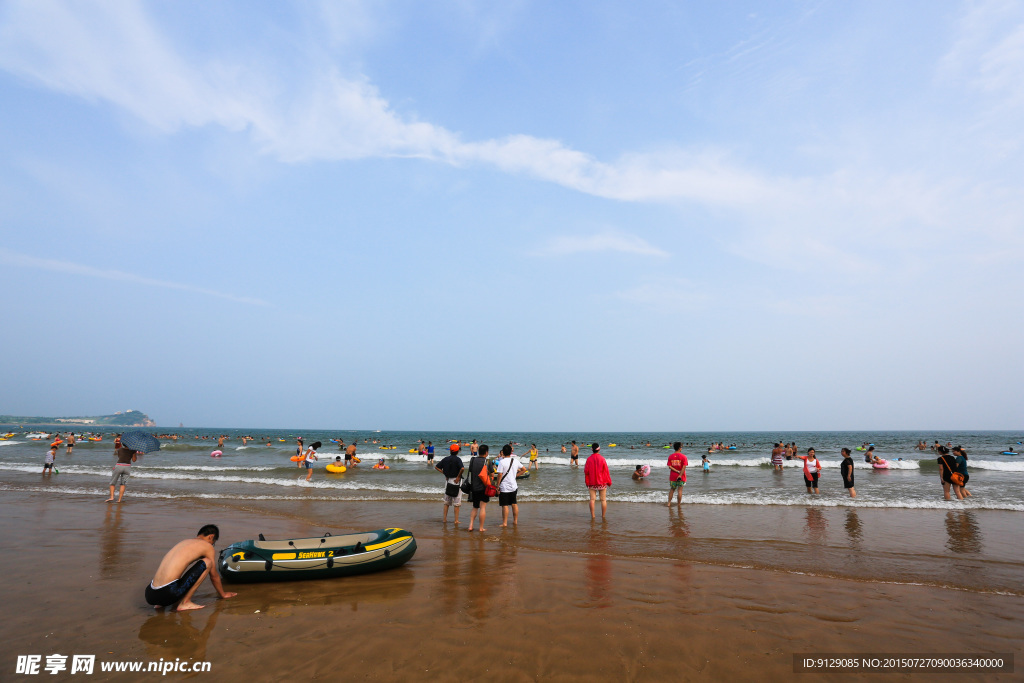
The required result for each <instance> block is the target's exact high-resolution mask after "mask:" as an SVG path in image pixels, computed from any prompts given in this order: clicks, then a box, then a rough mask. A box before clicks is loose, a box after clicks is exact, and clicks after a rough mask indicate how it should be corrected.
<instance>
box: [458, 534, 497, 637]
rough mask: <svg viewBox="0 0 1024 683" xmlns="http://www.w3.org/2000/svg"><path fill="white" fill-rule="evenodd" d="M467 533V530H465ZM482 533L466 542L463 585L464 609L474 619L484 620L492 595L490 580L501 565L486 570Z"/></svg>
mask: <svg viewBox="0 0 1024 683" xmlns="http://www.w3.org/2000/svg"><path fill="white" fill-rule="evenodd" d="M467 533H468V532H467ZM484 543H485V541H484V535H483V534H481V533H479V532H478V533H476V534H473V535H472V538H470V539H469V543H467V544H466V546H467V547H466V550H465V552H466V554H467V555H468V556H469V559H468V561H467V562H466V571H465V574H464V577H465V578H464V579H463V582H464V583H463V587H464V588H465V591H466V611H467V612H469V614H470V616H472V617H473V618H474V619H478V620H481V621H482V620H484V619H486V618H487V616H488V612H489V610H490V604H491V598H492V597H493V595H494V591H493V589H492V586H491V585H490V584H491V580H492V579H493V578H495V577H497V576H498V575H499V573H500V571H501V567H500V566H498V567H494V570H495V571H494V572H493V573H492V572H490V571H488V569H489V568H488V553H487V548H486V546H485V545H484Z"/></svg>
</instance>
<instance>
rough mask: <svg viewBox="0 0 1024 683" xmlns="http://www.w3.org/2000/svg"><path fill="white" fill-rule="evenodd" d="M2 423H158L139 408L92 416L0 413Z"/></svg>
mask: <svg viewBox="0 0 1024 683" xmlns="http://www.w3.org/2000/svg"><path fill="white" fill-rule="evenodd" d="M0 424H7V425H11V424H17V425H60V426H63V427H83V428H88V427H155V426H156V423H155V422H153V421H152V420H151V419H149V415H146V414H145V413H143V412H142V411H139V410H125V411H124V412H120V411H119V412H116V413H114V414H113V415H95V416H92V417H42V416H38V415H35V416H26V415H0Z"/></svg>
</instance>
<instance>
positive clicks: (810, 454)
mask: <svg viewBox="0 0 1024 683" xmlns="http://www.w3.org/2000/svg"><path fill="white" fill-rule="evenodd" d="M54 436H55V438H54V440H53V442H52V443H51V444H50V447H49V451H48V453H47V454H46V457H45V460H44V463H43V473H44V474H50V473H53V472H54V471H56V460H57V453H58V450H59V449H60V447H61V446H62V445H63V447H64V448H65V455H66V456H70V455H72V454H73V451H74V448H75V444H76V443H78V442H80V441H82V440H85V439H87V440H89V441H93V442H97V441H102V440H103V435H102V434H96V433H79V434H78V435H77V436H76V434H75V433H73V432H68V433H67V435H66V436H62V435H61V434H56V435H54ZM112 436H113V437H114V457H115V459H116V462H115V463H114V465H113V468H112V474H111V480H110V495H109V497H108V498H107V501H108V502H113V501H114V500H115V492H116V493H118V496H117V498H116V500H117V502H120V501H121V500H122V499H123V498H124V492H125V488H126V486H127V483H128V478H129V476H130V473H131V465H132V463H134V462H136V461H137V458H138V455H139V454H140V453H139V452H136V451H132V450H131V449H128V448H124V447H122V446H121V443H120V436H121V435H120V434H113V435H112ZM154 436H155V437H156V438H158V439H162V440H165V441H172V442H178V441H180V440H185V439H189V438H191V439H193V440H199V441H214V440H215V441H216V442H217V447H216V450H214V451H213V452H212V453H211V455H214V456H215V457H216V456H219V455H221V454H222V451H223V449H224V444H225V442H227V441H228V440H230V438H231V437H230V436H228V435H226V434H221V435H218V436H211V435H193V436H191V437H189V436H182V435H179V434H159V435H154ZM29 437H30V438H33V439H35V440H43V439H45V438H49V437H50V434H46V433H34V434H29ZM238 438H239V439H240V440H241V442H242V445H243V446H245V445H247V444H248V443H249V442H258V443H261V444H265V445H266V446H273V445H274V443H275V439H274V438H272V437H259V438H257V437H254V436H251V435H245V436H241V437H238ZM276 441H277V443H281V442H286V440H285V439H283V438H277V439H276ZM332 442H334V443H336V444H337V446H338V450H339V451H341V452H342V455H338V456H336V457H335V458H334V460H333V461H331V462H328V463H327V467H326V471H327V472H328V473H331V474H340V473H345V472H347V471H349V470H352V469H353V468H356V467H358V466H359V464H360V462H361V459H360V458H359V456H358V455H357V454H356V453H357V450H358V445H359V443H360V442H359V440H358V439H356V440H353V441H352V442H351V443H349V444H346V443H345V440H344V439H343V438H341V437H339V438H338V439H332ZM361 443H362V444H363V445H375V446H377V447H378V448H380V449H381V450H394V449H396V448H397V446H395V445H391V444H386V445H379V444H382V440H381V439H377V438H370V437H368V438H365V439H363V440H362V442H361ZM522 445H523V444H520V443H518V442H509V443H506V444H504V445H503V446H502V447H501V448H500V449H499V452H498V454H497V455H496V456H492V455H491V453H490V447H489V446H488V445H487V444H480V443H478V442H477V440H476V439H473V440H471V441H461V440H459V439H449V440H448V441H447V444H446V447H447V451H448V452H447V454H446V456H445V457H444V458H442V459H440V460H439V461H437V462H436V463H435V446H434V444H433V442H432V441H425V440H422V439H421V440H419V441H418V444H417V446H416V447H415V448H412V449H410V450H409V452H410V453H417V454H419V455H420V456H422V457H424V458H425V462H426V464H427V466H430V467H433V468H434V469H435V470H437V471H438V472H439V473H441V474H442V475H443V476H444V478H445V490H444V494H443V505H444V511H443V521H445V522H447V519H448V514H449V509H450V508H454V522H455V523H456V524H459V523H460V520H459V508H460V507H461V505H462V502H463V499H465V501H466V502H469V503H471V504H472V506H473V512H472V513H471V516H470V523H469V527H468V528H469V530H471V531H472V530H473V528H474V526H477V528H479V529H480V530H481V531H483V530H484V527H483V524H484V520H485V519H486V514H487V512H486V510H487V508H486V505H487V503H488V502H490V500H491V499H492V498H497V499H498V504H499V506H500V507H501V510H502V524H501V526H506V525H507V524H508V523H509V520H510V519H511V522H512V524H513V525H517V524H518V520H519V504H518V499H517V494H518V490H519V484H518V480H519V479H523V478H526V477H529V476H530V472H531V470H533V471H539V469H540V457H539V456H540V451H539V449H538V447H537V444H535V443H531V444H530V446H529V449H528V451H527V455H526V456H525V460H524V458H522V457H520V456H518V455H517V454H516V453H515V447H516V446H522ZM609 446H611V447H617V446H618V444H609ZM684 446H686V447H690V446H693V447H697V444H695V443H683V442H681V441H676V442H674V443H672V444H663V445H662V447H663V448H671V449H672V450H671V452H670V454H669V456H668V459H667V462H666V466H667V468H668V502H667V505H671V504H672V499H673V497H674V498H675V502H676V504H677V505H678V504H680V503H681V502H682V493H683V487H685V485H686V469H687V467H689V461H688V459H687V456H686V455H685V454H684V453H683V452H682V449H683V448H684ZM464 447H465V448H466V450H468V455H469V460H468V462H464V461H463V460H462V457H461V455H462V454H463V448H464ZM585 447H589V448H590V451H591V452H590V453H589V454H588V455H587V456H586V458H585V460H584V464H583V471H584V484H585V486H586V489H587V491H588V493H589V497H590V503H589V505H590V514H591V518H596V510H597V507H598V504H599V506H600V510H601V515H602V518H603V517H604V516H605V515H606V514H607V509H608V500H607V490H608V487H609V486H611V485H612V479H611V473H610V471H609V469H608V463H607V461H606V460H605V458H604V456H603V455H602V453H601V445H600V444H598V443H596V442H594V443H591V444H588V445H586V446H585ZM638 447H639V448H644V447H646V448H652V447H656V446H652V444H651V442H650V441H646V442H641V443H640V444H634V445H630V446H629V448H630V449H635V448H638ZM701 447H702V448H706V453H704V454H703V455H702V456H701V469H702V471H703V472H705V473H706V472H710V470H711V465H712V460H711V457H710V456H713V455H715V454H719V453H727V452H729V451H734V450H737V448H739V447H738V446H737V445H736V444H729V445H728V446H727V445H725V443H724V442H713V443H711V444H704V445H701ZM742 447H747V445H746V444H743V445H742ZM322 448H323V443H322V442H320V441H316V442H313V443H311V444H309V445H308V446H306V445H305V444H304V440H303V438H302V437H298V438H297V440H296V449H295V455H294V456H292V457H291V460H292V461H293V462H295V464H296V467H298V468H301V469H305V470H306V481H309V480H311V479H312V476H313V471H314V467H313V464H314V463H315V462H317V461H319V460H320V457H321V456H320V452H321V449H322ZM914 448H916V449H917V450H919V451H926V450H929V449H930V450H932V451H933V452H934V453H935V455H936V456H937V458H936V462H937V463H938V465H939V477H940V480H941V483H942V490H943V498H944V499H945V500H952V499H953V497H954V496H955V497H956V499H957V500H964V499H966V498H970V497H971V495H972V494H971V492H970V490H969V489H968V487H967V485H968V482H969V481H970V473H969V471H968V467H967V463H968V455H967V451H966V449H964V448H963V447H962V446H954V445H953V444H952V443H946V444H945V445H943V444H941V443H940V442H939V441H937V440H936V441H935V442H934V443H933V444H932V445H931V446H928V445H927V444H926V443H925V442H924V441H923V440H919V441H918V442H917V444H916V445H915V446H914ZM856 450H857V451H863V453H864V461H865V462H866V463H868V464H870V465H872V467H875V468H885V467H888V462H887V461H886V460H884V459H882V458H880V457H879V456H878V455H877V453H876V450H875V445H874V444H872V443H867V442H865V443H863V444H861V445H860V446H858V447H857V448H856ZM560 451H561V453H563V454H567V455H568V456H569V465H568V466H569V467H570V468H579V467H580V462H579V460H580V444H578V443H577V442H576V441H575V440H574V441H572V442H571V443H565V444H561V446H560ZM545 452H546V453H550V449H545ZM1003 454H1005V455H1016V454H1017V453H1016V451H1014V450H1013V447H1012V446H1011V447H1009V448H1008V449H1007V450H1006V451H1003ZM841 455H842V461H841V462H840V478H841V480H842V483H843V488H844V489H845V491H846V492H847V493H848V494H849V496H850V497H851V498H856V497H857V490H856V488H855V484H854V480H855V474H854V459H853V449H850V448H847V447H844V448H842V450H841ZM788 460H801V461H803V468H802V469H803V479H804V485H805V486H806V488H807V493H808V494H810V495H817V494H819V493H820V489H819V487H818V482H819V478H820V476H821V471H822V463H821V460H820V459H819V458H818V457H817V453H816V451H815V449H814V448H808V449H807V450H806V451H805V452H804V454H800V453H799V451H798V447H797V445H796V443H795V442H789V443H785V442H776V443H775V444H774V445H773V448H772V451H771V456H770V464H771V467H772V469H773V470H774V471H776V472H782V471H783V468H784V462H785V461H788ZM898 460H902V458H899V459H898ZM549 466H550V465H549ZM372 468H373V469H380V470H386V469H390V465H388V464H387V463H386V459H385V458H384V457H381V458H379V459H378V460H377V462H376V463H375V464H374V465H372ZM650 476H651V468H650V466H648V465H637V466H636V469H635V471H633V472H632V473H631V478H632V479H633V480H634V481H640V480H644V479H647V478H648V477H650ZM477 519H479V524H477Z"/></svg>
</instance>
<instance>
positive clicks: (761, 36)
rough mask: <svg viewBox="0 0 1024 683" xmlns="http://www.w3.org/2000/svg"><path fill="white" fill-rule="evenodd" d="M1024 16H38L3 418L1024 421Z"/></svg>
mask: <svg viewBox="0 0 1024 683" xmlns="http://www.w3.org/2000/svg"><path fill="white" fill-rule="evenodd" d="M1021 121H1024V4H1022V3H1019V2H1013V1H999V0H997V1H992V2H986V1H981V0H979V1H976V2H953V1H948V0H920V1H916V2H915V1H913V0H911V1H908V2H903V3H891V2H873V1H870V0H868V1H865V2H859V3H848V2H838V1H837V2H824V1H814V2H812V1H799V0H794V1H791V2H778V3H763V2H741V1H736V2H721V3H706V2H695V1H694V2H681V1H680V2H675V1H672V0H649V1H644V0H640V1H638V2H634V3H619V2H606V1H603V0H587V1H586V2H575V1H572V0H567V1H566V2H560V3H543V2H530V1H527V0H509V1H508V2H502V3H494V2H488V1H484V0H480V1H479V2H477V1H475V0H452V1H451V2H429V3H423V2H409V1H398V0H394V1H392V0H375V1H372V2H371V1H365V2H364V1H361V0H344V1H335V2H322V3H317V2H294V3H288V2H253V1H248V0H247V1H245V2H218V3H205V2H198V1H188V0H184V1H182V2H174V3H166V2H165V3H156V2H154V3H146V2H142V3H134V2H117V3H68V2H50V1H48V0H28V1H25V2H21V1H14V0H2V1H0V238H2V239H0V292H2V293H3V299H2V300H3V315H4V318H5V324H4V325H3V326H0V354H2V357H3V358H4V360H5V361H6V363H5V366H6V369H5V378H4V383H3V386H4V390H3V391H2V392H0V413H7V414H18V415H94V414H109V413H112V412H114V411H116V410H125V409H129V408H131V409H138V410H142V411H144V412H146V413H148V414H149V415H150V416H151V417H152V418H153V419H154V420H155V421H156V422H157V423H158V424H160V425H166V426H176V425H178V424H179V423H183V424H184V425H185V426H187V427H218V426H221V427H238V428H245V427H267V428H269V427H296V428H298V427H304V428H323V429H409V430H425V429H435V430H447V429H452V430H456V429H458V430H469V429H478V430H538V431H562V430H567V431H569V430H595V431H616V430H637V431H644V430H658V431H714V430H819V429H820V430H828V429H834V430H846V429H865V430H872V429H879V430H888V429H909V430H915V429H929V430H943V429H946V430H950V429H1018V428H1024V419H1022V418H1024V398H1022V396H1024V394H1022V392H1021V389H1022V380H1024V362H1022V361H1024V353H1022V349H1024V343H1022V338H1024V337H1022V333H1024V315H1022V314H1024V276H1022V268H1021V262H1022V256H1024V126H1022V125H1021Z"/></svg>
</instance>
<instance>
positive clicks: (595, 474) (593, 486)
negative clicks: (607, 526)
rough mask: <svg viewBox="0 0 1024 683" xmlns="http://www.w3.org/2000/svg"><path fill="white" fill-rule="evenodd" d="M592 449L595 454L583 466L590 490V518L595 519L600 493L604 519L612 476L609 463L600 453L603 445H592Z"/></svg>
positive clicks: (602, 517) (585, 480)
mask: <svg viewBox="0 0 1024 683" xmlns="http://www.w3.org/2000/svg"><path fill="white" fill-rule="evenodd" d="M590 449H591V450H592V451H593V453H591V454H590V457H589V458H587V461H586V462H585V463H584V464H583V481H584V482H585V483H586V484H587V488H588V489H590V518H591V519H595V515H594V503H595V502H596V500H595V499H596V497H597V493H598V491H600V492H601V519H604V518H605V515H606V513H607V512H608V499H607V498H606V497H605V496H606V491H607V489H608V487H609V486H611V485H612V475H611V473H610V472H608V462H607V461H606V460H605V459H604V456H603V455H601V454H600V453H599V452H598V451H600V450H601V444H598V443H595V444H592V445H591V446H590Z"/></svg>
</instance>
